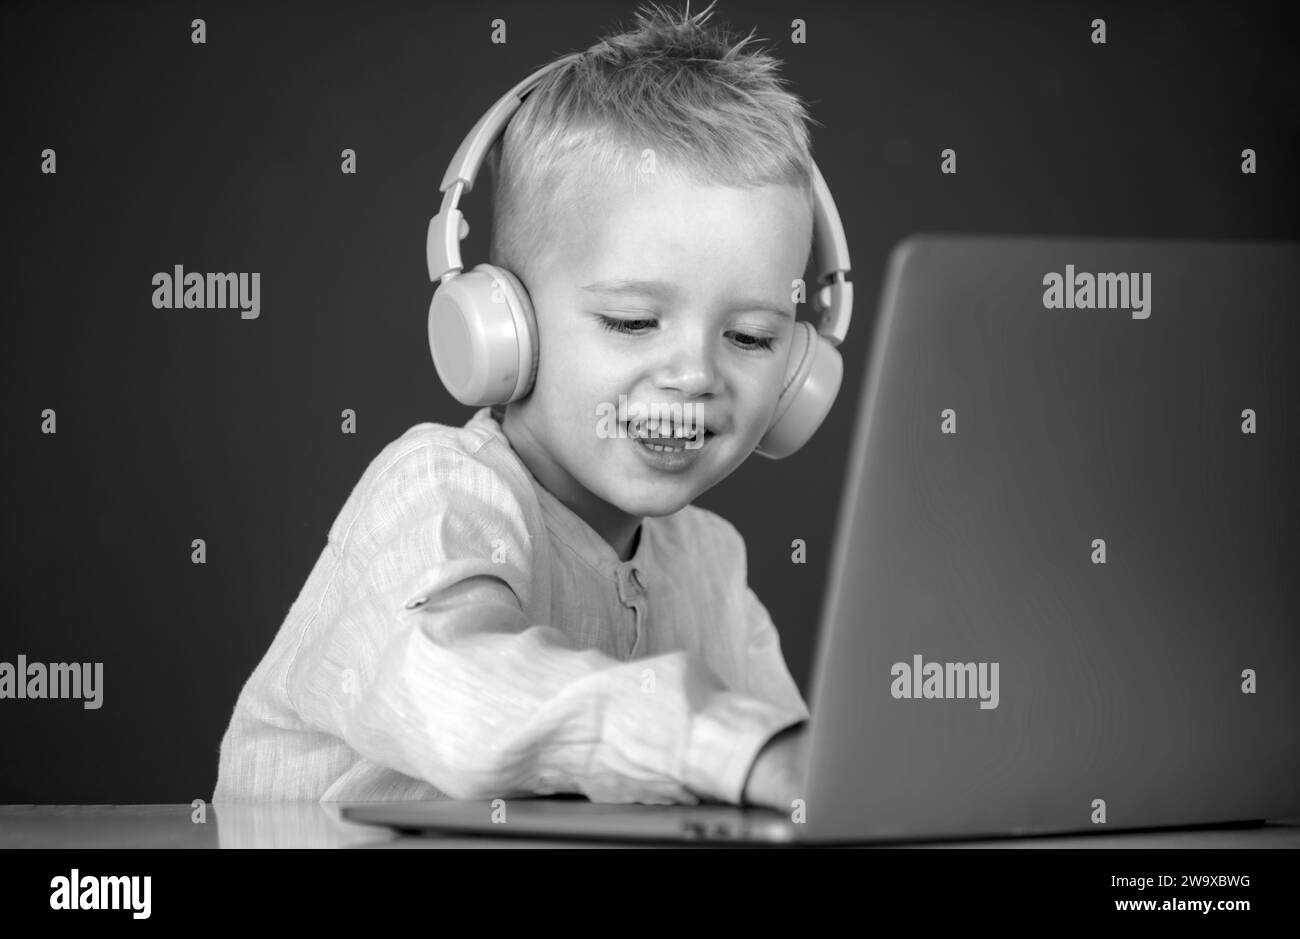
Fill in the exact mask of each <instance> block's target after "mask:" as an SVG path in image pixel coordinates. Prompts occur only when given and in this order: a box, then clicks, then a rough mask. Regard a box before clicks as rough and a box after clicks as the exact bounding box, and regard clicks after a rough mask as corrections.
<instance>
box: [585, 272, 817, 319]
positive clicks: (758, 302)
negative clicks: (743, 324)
mask: <svg viewBox="0 0 1300 939" xmlns="http://www.w3.org/2000/svg"><path fill="white" fill-rule="evenodd" d="M582 289H583V290H585V291H587V292H588V293H603V294H607V295H610V296H639V297H652V298H654V299H656V300H662V301H667V300H672V299H673V298H674V297H676V296H677V293H678V291H677V287H676V286H675V285H674V284H672V283H669V282H668V281H666V280H633V279H628V278H618V279H616V280H601V281H596V282H595V283H592V284H583V285H582ZM731 308H732V309H733V310H766V311H767V312H769V313H775V314H777V315H778V316H783V317H785V318H786V319H794V318H795V314H794V311H793V310H788V309H786V308H784V307H782V306H780V305H779V304H776V303H773V302H772V301H771V300H762V299H757V298H746V299H743V300H737V301H735V302H734V303H732V305H731Z"/></svg>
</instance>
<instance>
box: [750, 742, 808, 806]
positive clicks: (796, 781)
mask: <svg viewBox="0 0 1300 939" xmlns="http://www.w3.org/2000/svg"><path fill="white" fill-rule="evenodd" d="M807 755H808V723H807V722H806V721H805V722H804V723H802V724H796V725H795V726H793V727H787V728H786V729H785V730H783V731H781V732H780V733H778V734H776V735H775V736H774V737H772V739H771V740H769V741H768V742H767V743H766V744H765V745H764V747H763V749H762V750H759V751H758V756H756V757H755V758H754V765H753V766H751V767H750V768H749V777H748V778H747V779H746V780H745V791H744V794H743V795H742V799H743V800H744V803H745V804H746V805H762V806H765V807H767V808H770V809H776V810H777V811H778V812H781V813H783V814H789V813H790V811H791V809H792V805H791V803H792V802H793V801H794V800H795V799H802V798H804V791H803V786H804V774H805V772H806V767H807Z"/></svg>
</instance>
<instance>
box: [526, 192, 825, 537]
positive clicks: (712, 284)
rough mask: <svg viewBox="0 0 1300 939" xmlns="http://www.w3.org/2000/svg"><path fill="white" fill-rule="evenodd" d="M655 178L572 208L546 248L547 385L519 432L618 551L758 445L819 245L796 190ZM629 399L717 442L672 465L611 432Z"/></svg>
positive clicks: (542, 301) (538, 306) (534, 397)
mask: <svg viewBox="0 0 1300 939" xmlns="http://www.w3.org/2000/svg"><path fill="white" fill-rule="evenodd" d="M642 180H648V182H643V181H638V183H637V185H636V187H635V191H633V187H632V186H631V185H626V186H610V187H607V188H603V189H601V190H600V191H599V192H595V193H592V194H591V196H590V202H589V203H588V205H587V207H585V208H577V207H574V208H572V209H569V210H566V212H565V213H564V218H563V219H562V222H561V224H560V225H558V226H557V228H558V229H559V236H558V238H557V240H556V243H555V244H552V245H547V246H544V252H545V257H543V258H541V259H540V260H539V263H538V264H537V265H536V269H535V270H534V271H532V272H531V275H530V281H529V282H526V283H525V287H526V288H527V289H528V292H529V295H530V296H531V298H532V301H533V307H534V310H535V312H536V314H537V324H538V331H539V333H540V342H541V350H540V355H539V360H538V373H537V380H536V383H535V384H534V386H533V391H532V393H531V394H530V395H528V397H526V398H524V399H523V400H522V401H520V402H517V403H515V404H512V405H511V406H510V407H509V408H508V409H507V413H506V421H505V428H506V433H507V437H508V438H509V439H510V441H511V443H512V445H513V446H514V447H515V449H516V450H517V451H519V453H520V455H521V457H522V458H523V459H524V461H525V463H526V464H527V465H528V467H529V469H530V470H531V471H532V473H533V475H534V476H536V477H537V479H538V480H539V481H540V482H541V483H542V484H543V485H545V486H546V487H547V489H549V490H550V491H551V493H552V494H554V495H555V496H556V498H558V499H559V500H560V501H561V502H563V503H564V504H565V505H567V506H569V507H570V508H571V509H573V510H574V511H575V512H576V513H577V514H578V515H579V516H580V517H582V518H583V519H584V520H585V521H587V523H588V524H590V525H591V526H592V528H593V529H595V531H596V532H597V533H599V534H601V535H602V536H603V537H605V539H606V540H607V541H609V542H610V543H611V544H612V545H614V546H615V548H616V550H621V548H625V547H628V543H627V542H628V541H630V538H631V535H632V534H633V533H634V532H635V528H636V525H637V524H638V523H639V522H640V520H641V518H642V517H644V516H662V515H669V514H671V513H673V512H676V511H677V510H679V509H681V508H682V507H683V506H686V505H688V504H689V503H691V502H692V501H693V500H694V499H695V498H696V497H697V496H699V495H700V494H701V493H703V492H705V491H706V490H708V489H709V488H710V487H711V486H714V485H715V484H717V483H718V482H719V481H721V480H722V479H723V478H725V477H726V476H727V475H728V474H730V473H731V472H732V471H733V470H734V469H736V467H737V466H739V465H740V464H741V462H743V461H744V460H745V458H746V457H748V456H749V455H750V453H752V452H753V450H754V448H755V446H757V444H758V441H759V439H760V438H761V437H762V435H763V432H764V431H765V430H766V429H767V426H768V423H769V421H770V420H771V417H772V414H773V411H774V409H775V407H776V403H777V399H778V397H779V396H780V392H781V383H782V379H783V378H784V375H785V368H786V362H787V359H788V357H789V352H790V347H791V338H792V334H793V330H794V322H795V320H794V316H795V311H796V305H795V302H794V300H793V299H792V297H791V294H792V290H793V287H792V281H794V280H795V279H796V278H799V277H802V276H803V273H804V262H805V260H806V259H807V256H808V246H809V244H810V242H811V239H812V216H811V213H810V211H809V209H808V204H807V202H806V201H805V200H804V198H803V197H802V195H801V194H800V193H799V192H798V191H797V190H796V189H793V188H791V187H786V186H766V187H761V188H752V189H736V188H730V187H723V186H699V185H696V184H693V183H690V182H688V181H680V180H676V179H672V178H669V177H667V176H666V175H664V174H659V175H657V176H653V177H651V176H646V177H642ZM629 282H639V283H637V284H635V285H632V284H629ZM605 320H610V321H622V325H623V326H624V328H626V329H630V330H632V331H630V332H614V331H609V330H608V329H607V328H606V327H605V325H604V321H605ZM614 325H619V324H618V323H617V322H615V324H614ZM620 396H624V397H625V403H626V407H627V410H628V411H632V412H635V409H636V408H637V406H638V405H639V406H641V407H644V408H645V409H646V411H650V409H651V406H652V405H655V406H659V407H663V406H665V405H672V404H678V405H690V407H689V408H685V409H684V411H685V413H687V414H691V413H692V412H693V413H694V416H695V417H696V418H697V419H699V420H702V422H703V424H704V426H705V427H706V428H707V430H708V435H707V437H705V438H704V443H703V445H702V446H697V447H695V448H694V449H684V450H683V451H681V452H682V453H684V454H686V456H687V459H686V460H685V461H684V465H681V466H665V465H664V462H663V461H661V460H659V459H658V458H656V455H655V454H654V453H653V452H651V451H649V450H647V449H646V448H645V447H644V446H643V445H642V444H641V443H640V442H638V441H637V440H636V439H634V437H633V436H631V435H630V434H628V433H627V428H622V430H623V432H624V435H620V436H612V437H611V436H609V435H608V434H607V433H603V431H604V430H607V429H608V427H609V421H608V418H606V420H604V421H602V420H601V415H602V414H605V415H608V413H609V412H610V411H611V410H615V411H616V409H617V408H618V405H619V401H620ZM679 413H681V411H679ZM688 420H689V418H688ZM620 540H623V544H622V545H621V546H620V544H619V541H620Z"/></svg>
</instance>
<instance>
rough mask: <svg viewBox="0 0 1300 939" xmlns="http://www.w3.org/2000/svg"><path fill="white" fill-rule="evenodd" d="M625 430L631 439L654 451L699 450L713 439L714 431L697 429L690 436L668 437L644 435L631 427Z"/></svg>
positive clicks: (655, 434) (653, 434)
mask: <svg viewBox="0 0 1300 939" xmlns="http://www.w3.org/2000/svg"><path fill="white" fill-rule="evenodd" d="M625 429H626V432H627V435H628V436H629V437H631V438H632V439H634V440H636V441H638V442H640V443H642V444H644V445H646V446H647V447H649V448H650V449H652V450H698V449H699V448H700V447H702V446H704V444H705V443H707V442H708V441H709V440H710V439H711V438H712V437H713V431H711V430H707V429H705V430H698V429H697V430H696V431H695V433H693V434H691V435H689V436H676V435H667V436H666V435H663V434H660V433H658V432H656V433H649V434H642V433H637V432H636V430H635V429H634V428H633V427H632V426H631V425H628V426H626V428H625Z"/></svg>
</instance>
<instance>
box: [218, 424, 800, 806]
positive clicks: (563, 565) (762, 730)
mask: <svg viewBox="0 0 1300 939" xmlns="http://www.w3.org/2000/svg"><path fill="white" fill-rule="evenodd" d="M635 544H636V546H635V552H634V554H633V555H632V556H631V557H630V558H629V559H628V560H627V561H620V559H619V557H618V555H617V554H616V552H615V551H614V549H613V548H612V547H611V546H610V545H609V544H608V543H607V542H606V541H605V540H604V539H603V538H601V537H600V536H599V535H598V534H597V533H596V532H595V530H594V529H592V528H591V527H590V526H589V525H588V524H587V523H586V522H585V521H584V520H583V519H582V518H581V517H580V516H578V515H577V514H576V513H574V512H573V511H572V510H570V509H569V508H568V507H567V506H565V505H564V504H563V503H562V502H560V501H559V499H557V498H556V497H555V496H554V495H553V494H551V493H550V492H549V491H548V490H547V489H546V488H545V487H544V486H542V485H541V483H539V482H538V481H537V479H536V478H535V477H534V476H533V475H532V473H531V472H530V471H529V469H528V468H527V466H526V465H525V464H524V463H523V461H522V460H521V459H520V458H519V456H518V454H517V453H516V451H515V450H514V449H513V448H512V447H511V445H510V442H509V440H508V439H507V438H506V436H505V434H504V433H503V431H502V429H501V426H500V424H499V423H498V421H497V418H496V417H495V416H494V414H493V413H492V409H491V408H487V407H484V408H481V409H479V410H478V411H477V412H476V413H475V414H474V415H473V416H472V417H471V418H470V419H469V420H468V421H467V422H466V424H465V425H464V426H463V427H454V426H448V425H443V424H433V423H424V424H417V425H415V426H414V427H411V428H410V429H409V430H407V431H406V432H405V433H404V434H402V435H401V436H400V437H399V438H398V439H396V440H394V441H392V442H391V443H389V444H388V445H387V446H386V447H384V449H383V450H382V451H381V452H380V454H379V455H378V456H377V457H376V458H375V459H374V460H373V461H372V462H371V463H370V465H369V466H368V467H367V469H366V470H365V472H364V474H363V475H362V477H361V480H360V481H359V482H358V484H357V485H356V486H355V487H354V489H353V490H352V493H351V495H350V496H349V497H348V499H347V501H346V503H345V504H344V506H343V508H342V510H341V511H340V513H339V515H338V517H337V518H336V519H335V521H334V523H333V525H332V526H331V527H330V529H329V533H328V536H327V539H326V544H325V547H324V549H323V550H322V551H321V554H320V556H319V558H318V560H317V561H316V563H315V566H314V567H313V568H312V570H311V572H310V574H309V575H308V577H307V581H306V583H305V585H304V586H303V588H302V590H301V592H300V593H299V594H298V597H297V599H296V601H295V602H294V604H293V606H292V607H291V608H290V610H289V613H288V615H287V617H286V619H285V621H284V623H283V624H282V625H281V626H280V628H279V630H278V632H277V633H276V635H275V637H274V639H273V641H272V642H271V645H270V648H269V649H268V651H267V652H266V653H265V655H264V657H263V658H262V660H261V662H260V663H259V664H258V665H257V667H256V669H255V670H254V671H253V673H252V675H251V676H250V677H249V679H248V680H247V682H246V683H245V684H244V686H243V688H242V690H241V692H240V694H239V697H238V700H237V702H236V704H235V707H234V713H233V715H232V717H231V720H230V724H229V726H228V728H227V730H226V733H225V735H224V737H223V739H222V741H221V748H220V759H219V766H218V773H217V785H216V790H215V792H214V794H213V797H212V801H214V802H222V801H230V800H244V799H259V800H304V799H305V800H316V801H322V802H333V801H360V802H365V801H385V800H398V799H440V798H456V799H485V798H496V797H506V796H512V795H515V796H518V795H528V794H549V793H555V792H575V793H582V794H585V795H586V796H588V797H589V798H590V799H591V800H593V801H597V802H647V803H661V804H663V803H674V802H681V803H688V804H690V803H695V802H698V801H701V800H709V801H722V802H731V803H738V802H740V801H741V797H742V791H743V787H744V783H745V780H746V777H747V775H748V772H749V768H750V766H751V764H752V763H753V760H754V758H755V756H756V755H757V753H758V751H759V750H760V749H761V748H762V746H763V745H764V744H765V743H766V742H767V740H768V739H769V738H771V737H772V736H773V735H774V734H775V733H777V732H778V731H780V730H782V729H784V728H786V727H789V726H792V725H794V724H796V723H799V722H800V721H802V720H805V719H807V718H808V716H809V715H808V708H807V706H806V705H805V703H804V700H803V698H802V697H801V696H800V694H799V690H798V687H797V686H796V685H795V683H794V681H793V680H792V679H791V677H790V673H789V671H788V670H787V668H786V664H785V661H784V659H783V658H782V655H781V649H780V641H779V637H778V634H777V631H776V628H775V627H774V625H773V623H772V620H771V618H770V617H769V615H768V613H767V610H766V609H765V608H764V606H763V604H762V603H761V602H760V601H759V599H758V597H757V596H756V595H755V594H754V592H753V590H752V589H751V588H750V587H749V586H748V583H747V576H746V551H745V542H744V540H743V538H742V537H741V535H740V533H739V532H738V531H737V530H736V528H735V527H734V526H733V525H732V524H731V523H730V522H728V521H726V520H725V519H723V518H722V517H721V516H719V515H717V514H715V513H713V512H710V511H707V510H705V509H701V508H699V507H697V506H693V505H688V506H686V507H685V508H683V509H681V510H680V511H678V512H676V513H674V514H672V515H669V516H665V517H659V518H645V519H643V520H642V523H641V528H640V534H639V538H638V540H637V541H636V543H635ZM471 587H478V588H480V589H477V590H470V588H471ZM493 588H495V589H493Z"/></svg>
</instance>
